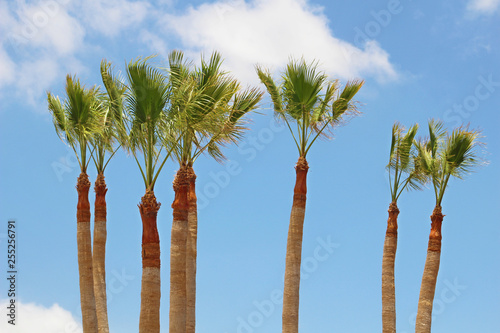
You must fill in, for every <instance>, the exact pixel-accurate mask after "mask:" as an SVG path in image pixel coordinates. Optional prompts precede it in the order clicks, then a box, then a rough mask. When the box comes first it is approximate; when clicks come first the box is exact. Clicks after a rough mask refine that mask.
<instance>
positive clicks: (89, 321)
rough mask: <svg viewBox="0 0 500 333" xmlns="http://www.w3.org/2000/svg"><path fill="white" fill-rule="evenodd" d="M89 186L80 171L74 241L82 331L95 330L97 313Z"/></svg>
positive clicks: (90, 332) (86, 177)
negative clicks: (75, 243) (76, 249)
mask: <svg viewBox="0 0 500 333" xmlns="http://www.w3.org/2000/svg"><path fill="white" fill-rule="evenodd" d="M89 188H90V181H89V177H88V176H87V174H86V173H83V172H82V173H81V174H80V176H79V177H78V181H77V185H76V190H77V192H78V204H77V206H76V221H77V224H76V225H77V231H76V232H77V234H76V242H77V247H78V272H79V275H80V305H81V308H82V325H83V332H84V333H95V332H97V315H96V307H95V298H94V277H93V269H92V240H91V235H90V203H89Z"/></svg>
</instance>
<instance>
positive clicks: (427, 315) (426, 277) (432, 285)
mask: <svg viewBox="0 0 500 333" xmlns="http://www.w3.org/2000/svg"><path fill="white" fill-rule="evenodd" d="M443 217H444V215H443V214H442V213H441V207H440V206H436V207H435V208H434V211H433V212H432V215H431V221H432V223H431V232H430V234H429V245H428V247H427V258H426V260H425V267H424V274H423V277H422V285H421V286H420V296H419V299H418V311H417V321H416V323H415V333H430V332H431V322H432V303H433V302H434V293H435V291H436V281H437V276H438V271H439V261H440V257H441V239H442V236H441V224H442V223H443Z"/></svg>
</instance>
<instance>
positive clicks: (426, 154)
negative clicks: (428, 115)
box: [416, 120, 482, 207]
mask: <svg viewBox="0 0 500 333" xmlns="http://www.w3.org/2000/svg"><path fill="white" fill-rule="evenodd" d="M479 135H480V132H479V131H478V130H470V129H469V128H468V127H464V126H462V127H459V128H456V129H454V130H453V132H452V133H451V135H448V133H447V131H446V130H445V129H444V126H443V122H441V121H435V120H431V121H429V137H428V138H426V139H420V140H419V141H418V142H416V147H417V150H418V159H417V163H418V167H419V168H420V170H421V171H422V173H423V174H424V175H425V176H426V177H427V178H428V180H429V181H431V182H432V186H433V188H434V193H435V196H436V206H438V207H440V206H441V202H442V200H443V195H444V192H445V190H446V188H447V185H448V181H449V180H450V178H451V176H453V177H457V178H459V179H462V178H463V177H464V176H466V175H468V174H469V173H471V172H472V170H473V168H474V167H476V166H478V165H480V164H482V161H481V160H480V159H479V157H478V152H477V149H478V147H479V146H480V145H481V142H480V141H479Z"/></svg>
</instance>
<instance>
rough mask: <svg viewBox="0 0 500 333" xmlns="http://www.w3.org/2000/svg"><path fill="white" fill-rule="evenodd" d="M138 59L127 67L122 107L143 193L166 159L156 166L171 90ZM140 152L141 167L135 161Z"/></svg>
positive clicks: (145, 61) (128, 147)
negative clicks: (142, 159)
mask: <svg viewBox="0 0 500 333" xmlns="http://www.w3.org/2000/svg"><path fill="white" fill-rule="evenodd" d="M149 59H150V58H145V59H141V58H139V59H137V60H136V61H131V62H130V63H129V64H128V66H127V78H128V81H129V84H128V90H127V92H126V94H125V107H126V110H127V112H128V115H127V116H128V118H129V120H130V123H129V124H128V127H129V136H128V140H127V147H126V148H127V149H128V150H129V151H131V152H132V154H133V155H134V158H135V159H136V162H137V165H138V166H139V169H140V171H141V174H142V178H143V180H144V185H145V186H146V189H148V190H153V189H154V185H155V183H156V179H157V178H158V175H159V173H160V171H161V169H162V168H163V165H164V164H165V161H166V160H167V158H168V156H169V155H170V154H167V157H165V158H164V160H163V162H162V163H161V164H160V166H158V165H157V164H158V161H159V159H160V157H161V151H162V148H163V146H162V144H161V143H162V138H163V136H164V132H165V126H166V120H167V113H166V110H167V107H168V103H169V100H170V95H171V94H170V88H169V85H168V83H167V78H166V77H165V76H164V75H163V74H162V73H161V71H160V70H159V69H157V68H154V67H152V66H151V65H150V64H148V60H149ZM138 151H140V152H142V154H143V157H144V164H143V165H142V166H141V163H140V162H139V160H138V159H137V152H138Z"/></svg>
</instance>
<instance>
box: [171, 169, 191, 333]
mask: <svg viewBox="0 0 500 333" xmlns="http://www.w3.org/2000/svg"><path fill="white" fill-rule="evenodd" d="M188 190H189V180H188V172H187V166H186V165H181V167H180V168H179V170H178V171H177V174H176V175H175V180H174V192H175V198H174V202H173V203H172V208H173V222H172V236H171V245H170V314H169V318H170V322H169V324H170V327H169V331H170V333H185V332H186V241H187V230H188V208H189V202H188Z"/></svg>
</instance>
